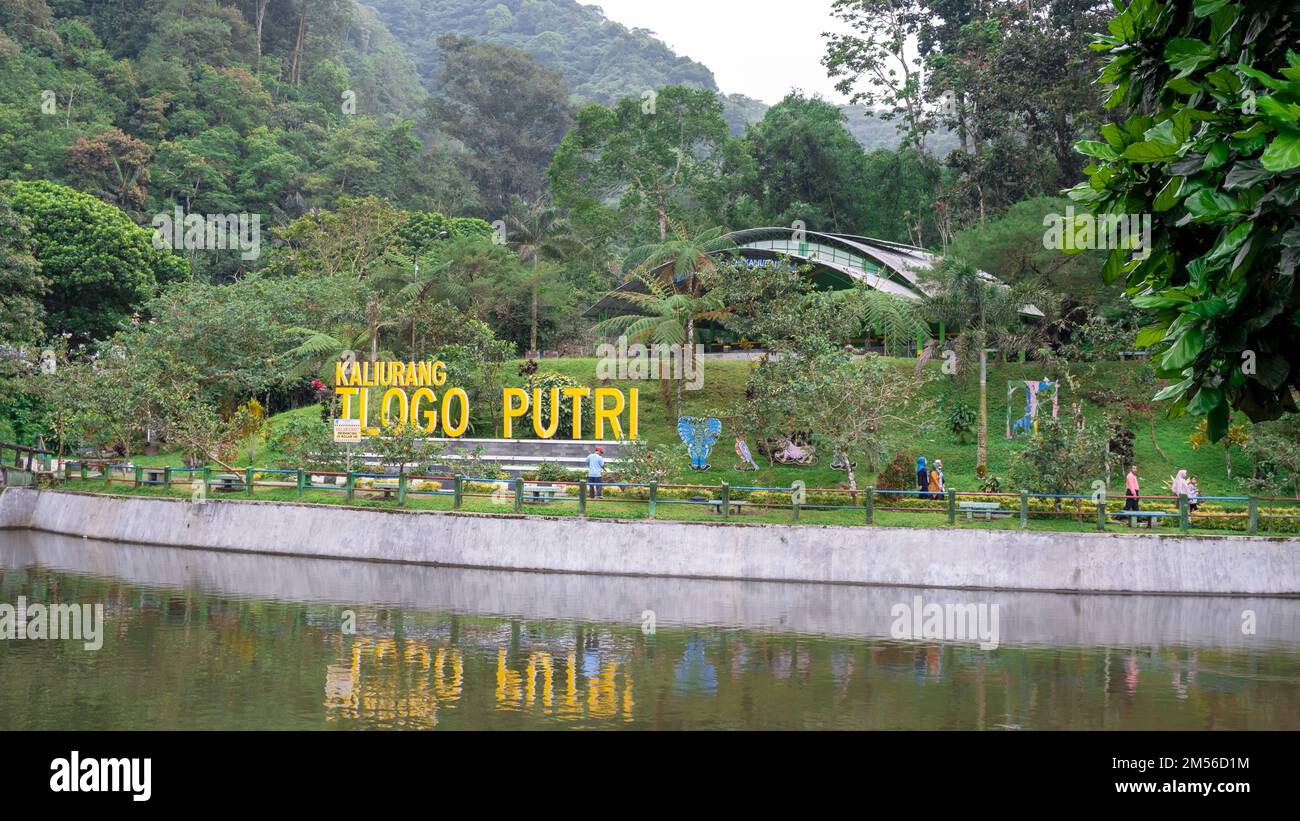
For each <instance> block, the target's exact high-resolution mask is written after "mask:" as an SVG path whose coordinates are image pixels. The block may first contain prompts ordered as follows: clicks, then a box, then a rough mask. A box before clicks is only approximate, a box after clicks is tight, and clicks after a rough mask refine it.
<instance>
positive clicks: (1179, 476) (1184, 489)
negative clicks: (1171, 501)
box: [1170, 469, 1192, 499]
mask: <svg viewBox="0 0 1300 821" xmlns="http://www.w3.org/2000/svg"><path fill="white" fill-rule="evenodd" d="M1170 489H1171V490H1172V491H1173V492H1174V498H1175V499H1178V498H1179V497H1181V496H1191V495H1192V489H1191V487H1189V486H1188V482H1187V471H1186V470H1185V469H1184V470H1180V471H1178V473H1176V474H1174V483H1173V486H1172V487H1171V488H1170Z"/></svg>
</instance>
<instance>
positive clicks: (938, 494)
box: [930, 459, 946, 499]
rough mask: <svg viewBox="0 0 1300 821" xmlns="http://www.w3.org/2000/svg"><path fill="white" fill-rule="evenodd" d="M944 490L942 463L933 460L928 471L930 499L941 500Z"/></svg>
mask: <svg viewBox="0 0 1300 821" xmlns="http://www.w3.org/2000/svg"><path fill="white" fill-rule="evenodd" d="M945 489H946V488H944V486H943V461H942V460H939V459H935V460H934V467H933V468H932V469H931V470H930V498H931V499H941V498H943V492H944V490H945Z"/></svg>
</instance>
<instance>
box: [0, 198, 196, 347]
mask: <svg viewBox="0 0 1300 821" xmlns="http://www.w3.org/2000/svg"><path fill="white" fill-rule="evenodd" d="M6 187H7V191H8V196H9V198H10V201H11V203H12V206H13V209H14V211H15V212H16V213H17V214H19V215H21V216H22V217H25V218H26V219H27V220H28V222H29V223H30V225H31V234H30V236H29V240H28V241H29V243H30V245H29V247H30V248H31V252H32V255H33V256H34V257H35V258H36V260H37V261H38V262H39V263H40V264H41V274H42V276H44V277H45V278H46V279H47V280H48V281H49V285H50V287H49V290H48V292H47V293H46V295H45V296H44V297H43V300H44V303H45V327H46V331H47V332H48V333H50V334H57V333H63V332H65V331H66V332H69V333H73V334H77V335H79V336H84V337H90V338H96V339H102V338H104V337H107V336H108V335H109V334H111V333H112V332H113V331H114V330H115V329H116V328H117V327H118V326H119V325H120V324H121V323H122V322H123V321H124V320H125V319H127V318H128V317H130V316H131V314H132V313H133V312H135V311H137V310H139V309H140V308H141V307H142V306H143V305H144V303H145V302H146V301H147V300H148V299H149V298H150V297H152V296H153V295H154V293H155V292H156V291H157V289H158V286H159V285H160V284H163V283H167V282H170V281H173V280H177V279H182V278H184V277H185V276H186V274H187V270H186V266H185V262H184V260H182V259H181V258H180V257H177V256H175V255H174V254H172V253H171V252H170V251H160V250H158V249H157V248H155V247H154V246H153V243H152V238H153V237H152V234H151V232H150V231H148V230H146V229H144V228H141V227H140V226H138V225H136V224H135V223H133V222H131V220H130V218H129V217H127V215H126V214H125V213H123V212H122V211H121V210H120V209H118V208H114V207H113V206H111V205H107V204H105V203H103V202H100V201H99V200H97V199H95V198H94V197H92V196H90V195H88V194H83V193H81V192H79V191H74V190H72V189H71V188H67V187H65V186H62V185H56V184H54V183H50V182H16V183H8V184H7V186H6Z"/></svg>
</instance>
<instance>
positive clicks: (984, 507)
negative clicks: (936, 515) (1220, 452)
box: [957, 502, 1011, 522]
mask: <svg viewBox="0 0 1300 821" xmlns="http://www.w3.org/2000/svg"><path fill="white" fill-rule="evenodd" d="M957 509H958V510H960V511H961V512H962V513H965V514H966V518H967V519H974V518H975V517H976V516H983V517H984V520H985V521H989V522H991V521H993V517H994V516H1010V515H1011V511H1010V510H1007V509H1005V508H1004V507H1002V505H1000V504H998V503H997V502H958V503H957Z"/></svg>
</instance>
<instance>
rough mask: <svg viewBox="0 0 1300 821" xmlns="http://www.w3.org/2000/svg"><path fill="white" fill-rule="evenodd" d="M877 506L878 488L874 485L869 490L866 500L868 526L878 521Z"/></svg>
mask: <svg viewBox="0 0 1300 821" xmlns="http://www.w3.org/2000/svg"><path fill="white" fill-rule="evenodd" d="M875 506H876V487H875V485H872V486H871V487H868V488H867V498H866V505H865V507H866V509H867V524H872V523H873V522H874V521H875V520H876V511H875Z"/></svg>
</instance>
